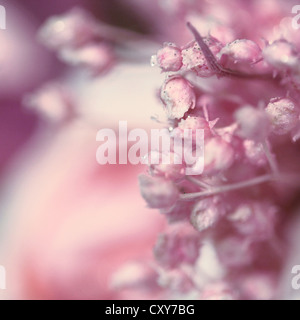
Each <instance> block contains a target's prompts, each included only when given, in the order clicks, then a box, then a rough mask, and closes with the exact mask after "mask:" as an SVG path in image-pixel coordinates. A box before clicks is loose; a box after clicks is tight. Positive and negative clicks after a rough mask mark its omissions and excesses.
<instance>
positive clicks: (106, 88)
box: [0, 0, 295, 299]
mask: <svg viewBox="0 0 300 320" xmlns="http://www.w3.org/2000/svg"><path fill="white" fill-rule="evenodd" d="M191 2H192V1H188V0H186V1H184V0H182V1H181V0H174V1H170V0H169V1H167V0H165V1H159V0H156V1H144V0H142V1H140V0H107V1H106V0H77V1H76V0H64V1H61V0H52V1H41V0H26V1H20V0H19V1H17V0H7V1H5V0H2V1H1V5H3V6H5V8H6V11H7V29H6V30H0V46H1V49H0V77H1V82H0V137H1V142H0V181H1V182H0V191H1V193H0V199H1V200H0V201H1V202H0V229H1V233H0V249H1V252H0V264H1V265H4V266H5V268H6V272H7V289H6V290H1V291H0V297H1V298H2V299H130V298H133V299H137V298H160V297H161V296H160V292H155V290H149V291H147V289H144V291H142V292H139V291H134V290H129V291H126V290H123V291H122V290H116V289H115V288H114V287H113V286H112V285H111V284H112V282H114V281H112V279H114V278H113V277H114V275H115V274H116V272H117V271H118V270H119V269H120V268H121V267H122V266H124V265H126V263H132V262H134V263H135V265H131V267H130V266H129V267H128V270H129V271H128V270H127V271H128V274H127V276H128V278H130V276H131V275H132V274H133V273H134V274H135V275H136V274H138V273H139V272H145V270H142V271H141V270H140V269H139V268H138V265H139V262H141V261H142V262H145V261H149V265H150V264H151V259H152V247H153V244H154V243H155V239H156V237H157V234H158V233H159V232H160V231H161V230H162V229H163V227H164V223H165V221H164V219H163V218H162V217H161V216H160V215H159V214H158V213H157V212H153V211H151V210H149V209H147V208H146V205H145V203H144V201H143V199H142V198H141V196H140V193H139V189H138V182H137V176H138V174H139V173H140V172H143V171H145V168H143V167H141V166H131V165H115V166H100V165H98V164H97V162H96V150H97V146H98V144H97V143H96V133H97V131H98V130H99V129H101V128H105V127H109V128H117V126H118V121H120V120H127V121H128V125H129V127H132V128H136V127H137V128H144V129H146V130H149V129H151V128H154V127H158V126H159V124H158V123H156V122H154V121H153V120H151V116H155V117H158V118H159V117H160V116H161V114H162V108H161V104H160V101H159V99H158V98H157V94H156V93H157V90H158V89H159V87H160V85H161V83H162V79H163V77H162V75H161V74H160V72H159V70H156V69H153V68H151V65H150V57H151V55H152V54H154V53H155V52H156V50H157V49H158V48H159V47H160V46H161V44H162V43H163V42H165V41H168V42H171V41H174V42H176V43H178V44H179V45H183V44H184V43H186V42H187V41H189V40H191V39H192V37H191V35H190V34H189V32H188V31H187V30H186V28H185V21H184V20H183V19H181V13H182V12H184V10H185V8H187V7H188V6H189V4H190V3H191ZM206 2H207V3H208V4H210V8H211V10H212V12H213V13H214V14H216V15H217V16H221V17H222V15H224V16H223V17H224V19H225V20H226V19H229V18H230V17H228V16H226V10H224V6H225V7H226V5H222V6H220V5H219V2H217V3H214V2H215V1H206ZM229 2H231V1H229ZM270 2H272V3H273V2H274V1H268V0H263V1H253V3H255V6H256V7H257V12H260V15H258V19H260V22H261V21H264V23H265V26H266V30H269V29H270V28H271V27H270V28H268V26H271V25H272V23H274V20H272V19H275V20H276V19H279V18H278V17H279V16H280V18H282V16H284V14H288V12H289V8H291V6H292V4H294V3H295V2H294V1H291V2H288V5H282V6H281V7H280V8H284V10H285V12H279V13H278V12H276V10H278V8H277V7H276V8H277V9H276V10H275V9H274V7H272V6H271V5H270ZM240 3H241V4H244V6H243V5H241V7H240V10H241V11H240V14H241V15H242V16H243V17H246V18H247V17H248V18H249V16H247V14H248V13H247V5H246V3H247V1H244V2H243V1H240ZM227 6H228V7H227V9H228V8H230V4H228V5H227ZM74 7H80V8H83V9H85V10H86V11H87V12H89V13H91V14H92V16H94V17H95V18H96V19H97V20H98V21H101V22H102V23H105V24H106V25H108V26H111V27H114V28H116V27H117V28H119V29H118V30H123V31H124V30H125V32H127V35H128V39H127V38H126V36H125V37H123V39H122V40H120V39H117V38H114V37H112V36H111V35H106V36H105V34H104V38H106V39H108V41H109V43H110V44H111V45H112V46H113V48H114V49H115V50H116V52H117V54H116V57H114V59H115V60H114V61H113V64H114V65H113V67H112V68H111V69H110V70H105V73H101V74H97V75H96V76H91V75H90V74H87V73H86V72H85V71H82V70H81V69H78V68H71V67H70V66H68V65H67V64H65V63H63V62H62V61H61V60H60V59H58V57H57V55H56V54H55V52H53V51H51V50H49V49H48V48H46V47H45V45H43V44H42V43H41V41H39V40H38V37H37V34H38V31H39V30H40V28H41V26H42V25H43V24H44V23H45V21H46V20H47V19H48V18H49V17H52V16H53V15H60V14H63V13H65V12H67V11H68V10H70V9H72V8H74ZM273 9H274V10H273ZM272 10H273V11H272ZM227 12H230V10H227ZM244 21H247V19H244ZM251 21H252V20H251V19H250V18H249V24H250V22H251ZM244 28H245V29H244V30H241V32H242V31H245V30H246V27H245V25H244ZM259 31H260V30H259V27H258V26H253V28H252V29H251V32H252V34H251V35H249V34H248V36H249V38H252V39H253V40H255V39H257V38H258V36H259ZM266 32H267V31H266ZM131 36H132V37H133V39H129V38H131ZM245 36H247V34H246V33H245ZM132 40H133V41H132ZM49 83H50V84H53V83H55V85H58V84H59V86H60V85H62V86H63V89H62V90H66V91H67V93H66V94H65V91H63V94H62V95H63V97H64V98H65V99H66V100H67V102H68V103H69V105H70V106H71V108H74V110H76V117H75V118H72V119H71V120H70V119H67V120H64V121H57V120H58V118H59V114H60V109H59V108H60V104H59V102H58V101H57V97H56V96H55V97H53V96H52V94H51V91H47V90H46V94H45V95H44V96H43V98H42V103H43V104H44V105H45V110H46V111H45V110H44V111H43V110H37V108H34V107H28V103H26V101H27V102H28V99H29V98H28V97H32V96H31V95H32V93H34V92H37V90H38V89H39V88H41V87H43V86H44V85H45V84H49ZM56 93H57V92H56ZM56 93H55V94H56ZM60 97H61V96H60ZM29 100H30V99H29ZM29 104H30V103H29ZM52 106H53V109H54V110H58V113H56V112H55V111H54V114H52V113H51V111H50V116H49V109H50V110H52ZM51 115H52V116H51ZM130 268H131V269H130ZM125 271H126V270H125ZM125 271H124V272H125ZM130 271H131V272H130ZM125 278H126V272H125ZM123 280H124V279H123ZM152 280H153V279H151V275H149V279H148V281H149V284H148V287H149V288H150V286H151V281H152ZM115 282H118V279H117V280H115ZM146 287H147V286H146Z"/></svg>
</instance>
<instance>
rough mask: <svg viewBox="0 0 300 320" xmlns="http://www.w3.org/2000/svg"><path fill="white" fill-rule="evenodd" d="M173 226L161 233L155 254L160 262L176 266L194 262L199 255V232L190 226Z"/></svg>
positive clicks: (171, 266) (170, 266)
mask: <svg viewBox="0 0 300 320" xmlns="http://www.w3.org/2000/svg"><path fill="white" fill-rule="evenodd" d="M180 227H181V226H179V227H178V226H176V227H174V229H175V230H174V229H173V228H171V230H169V231H168V232H167V233H164V234H161V235H160V236H159V238H158V240H157V242H156V244H155V247H154V255H155V258H156V260H157V261H158V263H159V264H161V265H163V266H165V267H167V268H171V269H172V268H175V267H177V266H178V265H180V264H182V263H188V264H193V263H195V262H196V260H197V258H198V256H199V249H200V238H199V234H198V233H197V232H196V231H195V230H194V229H192V228H191V227H189V226H186V225H184V228H180Z"/></svg>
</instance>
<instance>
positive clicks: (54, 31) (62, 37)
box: [39, 8, 97, 49]
mask: <svg viewBox="0 0 300 320" xmlns="http://www.w3.org/2000/svg"><path fill="white" fill-rule="evenodd" d="M95 25H96V22H95V21H94V20H93V19H92V18H91V17H90V15H89V14H88V13H86V12H85V11H83V10H82V9H77V8H75V9H73V10H71V11H69V12H68V13H66V14H64V15H60V16H54V17H51V18H50V19H48V20H47V21H46V23H45V24H44V25H43V26H42V28H41V30H40V32H39V38H40V39H41V41H42V42H43V43H44V44H45V45H46V46H47V47H49V48H51V49H61V48H62V47H78V46H81V45H82V44H85V43H87V42H88V41H90V40H92V39H93V38H94V37H95V35H96V29H97V28H96V26H95Z"/></svg>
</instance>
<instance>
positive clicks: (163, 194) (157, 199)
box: [139, 174, 179, 208]
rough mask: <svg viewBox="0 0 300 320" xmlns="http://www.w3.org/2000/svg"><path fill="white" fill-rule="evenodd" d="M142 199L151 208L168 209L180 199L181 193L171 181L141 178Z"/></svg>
mask: <svg viewBox="0 0 300 320" xmlns="http://www.w3.org/2000/svg"><path fill="white" fill-rule="evenodd" d="M139 185H140V191H141V194H142V197H143V198H144V199H145V201H146V202H147V204H148V206H149V207H150V208H168V207H171V206H172V205H174V204H175V202H176V201H177V200H178V198H179V191H178V189H177V188H176V186H175V185H174V184H173V183H172V182H171V181H169V180H165V179H162V178H156V177H149V176H146V175H143V174H142V175H140V176H139Z"/></svg>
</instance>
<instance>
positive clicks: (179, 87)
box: [161, 76, 196, 119]
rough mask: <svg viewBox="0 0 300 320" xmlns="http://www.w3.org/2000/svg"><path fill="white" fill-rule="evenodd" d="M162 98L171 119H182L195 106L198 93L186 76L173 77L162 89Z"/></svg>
mask: <svg viewBox="0 0 300 320" xmlns="http://www.w3.org/2000/svg"><path fill="white" fill-rule="evenodd" d="M161 99H162V101H163V103H164V104H165V107H166V109H167V113H168V118H169V119H180V118H182V117H183V116H184V114H185V113H186V112H187V111H188V110H190V109H194V108H195V104H196V95H195V93H194V90H193V88H192V86H191V84H190V83H189V82H188V81H187V80H186V79H184V78H182V77H180V76H178V77H172V78H170V79H169V80H167V81H166V82H165V84H164V85H163V87H162V89H161Z"/></svg>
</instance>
